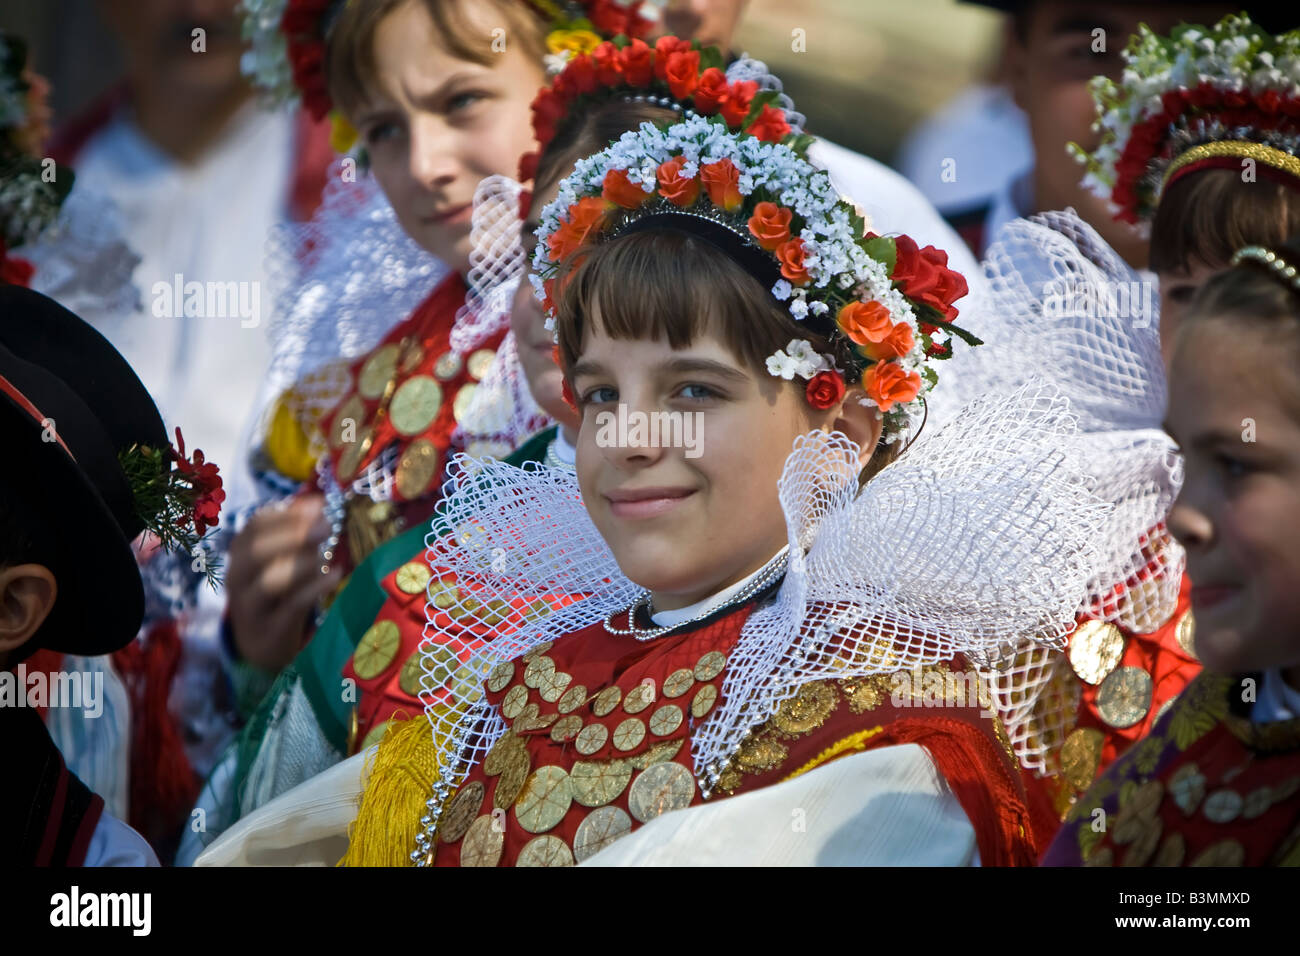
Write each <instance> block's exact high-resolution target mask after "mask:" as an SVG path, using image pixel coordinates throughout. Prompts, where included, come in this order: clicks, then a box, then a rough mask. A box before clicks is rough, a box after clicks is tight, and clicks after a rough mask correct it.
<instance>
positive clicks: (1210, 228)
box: [1151, 169, 1300, 272]
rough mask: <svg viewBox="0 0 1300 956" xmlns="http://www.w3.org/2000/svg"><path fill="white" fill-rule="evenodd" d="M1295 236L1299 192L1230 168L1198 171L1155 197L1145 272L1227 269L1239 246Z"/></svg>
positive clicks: (1299, 210)
mask: <svg viewBox="0 0 1300 956" xmlns="http://www.w3.org/2000/svg"><path fill="white" fill-rule="evenodd" d="M1297 232H1300V191H1297V188H1296V186H1295V185H1294V184H1292V185H1286V184H1284V183H1280V182H1277V181H1276V180H1272V179H1267V178H1264V177H1260V178H1259V179H1258V180H1257V181H1255V182H1253V183H1247V182H1242V180H1241V173H1240V172H1238V171H1237V170H1233V169H1203V170H1198V171H1197V172H1194V173H1191V174H1190V175H1188V176H1185V177H1183V178H1182V179H1179V180H1178V181H1177V182H1175V183H1174V184H1173V185H1172V186H1170V187H1169V188H1168V189H1166V190H1165V192H1164V194H1163V195H1162V196H1161V197H1160V205H1159V207H1158V208H1157V209H1156V215H1155V219H1154V221H1153V222H1152V223H1151V268H1152V269H1153V270H1154V271H1156V272H1183V271H1187V270H1190V269H1191V267H1192V266H1193V265H1194V264H1195V263H1196V262H1200V263H1202V264H1204V265H1207V266H1218V265H1227V264H1228V263H1229V262H1231V261H1232V256H1233V254H1234V253H1235V252H1236V251H1237V250H1238V249H1240V248H1241V247H1242V246H1249V245H1262V246H1277V245H1281V244H1282V243H1284V242H1285V241H1286V240H1287V238H1288V237H1289V236H1292V235H1295V234H1296V233H1297Z"/></svg>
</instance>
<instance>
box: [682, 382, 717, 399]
mask: <svg viewBox="0 0 1300 956" xmlns="http://www.w3.org/2000/svg"><path fill="white" fill-rule="evenodd" d="M678 394H679V395H681V396H682V398H689V399H692V400H693V401H704V400H706V399H710V398H717V397H718V393H717V392H715V391H714V390H713V389H711V388H709V386H707V385H684V386H682V389H681V391H680V392H678Z"/></svg>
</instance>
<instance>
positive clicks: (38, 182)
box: [0, 33, 74, 285]
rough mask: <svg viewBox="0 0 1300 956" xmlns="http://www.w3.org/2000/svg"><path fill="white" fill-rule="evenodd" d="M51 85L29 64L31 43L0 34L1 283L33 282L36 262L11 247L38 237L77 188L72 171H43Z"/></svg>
mask: <svg viewBox="0 0 1300 956" xmlns="http://www.w3.org/2000/svg"><path fill="white" fill-rule="evenodd" d="M48 90H49V87H48V85H47V84H46V83H45V81H44V80H43V79H41V78H40V77H37V76H36V75H35V74H34V73H32V72H30V71H29V70H28V69H27V46H26V44H25V43H23V41H22V40H20V39H19V38H17V37H13V36H9V35H6V34H4V33H0V282H11V283H14V284H15V285H28V284H29V283H30V281H31V278H32V273H33V268H32V265H31V264H30V263H29V262H27V261H26V260H23V259H17V258H11V257H9V256H8V255H7V250H8V249H12V248H15V247H17V246H22V245H27V244H28V243H31V242H33V241H35V240H36V239H38V238H39V237H40V236H41V235H42V234H43V233H45V231H46V230H47V229H49V228H50V226H51V225H52V224H53V223H54V221H55V219H57V218H58V215H59V209H60V208H61V207H62V205H63V201H64V200H65V199H67V197H68V193H69V192H71V191H72V183H73V178H74V177H73V173H72V170H70V169H66V168H60V169H59V171H58V175H57V176H55V177H54V178H53V179H50V178H49V177H47V176H45V175H43V174H44V172H45V168H44V166H43V165H42V163H41V159H40V154H39V150H40V146H41V143H42V142H43V141H44V140H45V137H46V136H47V135H48V133H49V130H48V129H47V128H46V124H47V122H48V115H47V114H48V110H47V107H46V105H45V96H46V94H47V93H48Z"/></svg>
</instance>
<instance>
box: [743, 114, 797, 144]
mask: <svg viewBox="0 0 1300 956" xmlns="http://www.w3.org/2000/svg"><path fill="white" fill-rule="evenodd" d="M745 132H746V133H748V134H749V135H750V136H753V137H755V138H756V139H761V140H763V141H764V142H768V143H779V142H781V140H783V139H785V138H786V137H787V136H789V135H790V124H789V123H787V122H786V121H785V113H783V112H782V111H781V110H779V109H777V108H776V107H775V106H764V107H763V108H762V110H760V111H759V114H758V116H757V117H756V118H755V119H754V122H752V123H750V124H749V128H748V129H747V130H745Z"/></svg>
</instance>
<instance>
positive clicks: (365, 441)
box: [338, 425, 375, 482]
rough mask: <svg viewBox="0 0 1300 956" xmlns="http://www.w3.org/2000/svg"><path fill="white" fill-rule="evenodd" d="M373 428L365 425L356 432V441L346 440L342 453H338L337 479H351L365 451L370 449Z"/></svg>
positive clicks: (373, 435) (373, 434)
mask: <svg viewBox="0 0 1300 956" xmlns="http://www.w3.org/2000/svg"><path fill="white" fill-rule="evenodd" d="M374 438H375V433H374V429H373V428H371V427H370V426H369V425H367V426H366V427H365V428H363V429H362V430H361V431H359V432H357V435H356V441H352V442H347V443H346V444H347V447H346V448H344V449H343V454H341V455H339V466H338V471H339V479H340V480H341V481H345V482H346V481H351V480H352V479H353V477H354V476H355V475H356V473H357V469H358V468H360V467H361V459H362V458H364V457H365V454H366V452H368V451H370V445H371V443H372V442H373V441H374Z"/></svg>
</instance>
